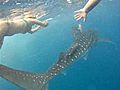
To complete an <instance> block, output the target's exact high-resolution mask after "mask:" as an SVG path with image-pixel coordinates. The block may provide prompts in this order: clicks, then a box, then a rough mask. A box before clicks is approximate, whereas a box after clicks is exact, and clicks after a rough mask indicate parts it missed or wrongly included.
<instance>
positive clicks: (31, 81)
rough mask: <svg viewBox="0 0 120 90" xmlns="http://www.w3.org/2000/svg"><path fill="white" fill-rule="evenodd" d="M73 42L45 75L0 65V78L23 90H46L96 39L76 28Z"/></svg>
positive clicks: (95, 35) (91, 34)
mask: <svg viewBox="0 0 120 90" xmlns="http://www.w3.org/2000/svg"><path fill="white" fill-rule="evenodd" d="M73 35H74V42H73V44H72V45H71V47H70V48H68V50H66V52H62V53H61V54H60V56H59V58H58V60H57V62H56V63H55V64H54V65H52V66H51V68H50V69H48V71H47V72H45V73H30V72H24V71H20V70H15V69H12V68H9V67H7V66H4V65H0V77H2V78H4V79H6V80H8V81H10V82H12V83H14V84H16V85H18V86H20V87H22V88H23V89H25V90H48V81H49V80H51V79H52V78H53V77H55V76H56V75H58V74H59V73H60V72H61V71H62V70H63V69H65V68H67V67H68V66H69V65H70V64H72V63H73V62H75V61H76V59H77V58H78V57H82V56H84V55H85V53H86V52H88V50H89V49H90V48H91V47H92V46H94V45H95V44H96V43H97V41H98V37H97V34H96V31H94V30H88V31H82V32H81V31H80V30H79V29H78V28H77V27H75V28H74V30H73Z"/></svg>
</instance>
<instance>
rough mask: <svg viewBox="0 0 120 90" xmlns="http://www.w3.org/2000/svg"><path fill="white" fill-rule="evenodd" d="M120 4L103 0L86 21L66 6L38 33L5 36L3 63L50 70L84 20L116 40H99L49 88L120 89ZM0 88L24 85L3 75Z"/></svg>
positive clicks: (9, 89)
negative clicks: (73, 31)
mask: <svg viewBox="0 0 120 90" xmlns="http://www.w3.org/2000/svg"><path fill="white" fill-rule="evenodd" d="M80 7H81V6H80ZM80 7H76V9H79V8H80ZM4 8H5V7H4ZM119 8H120V1H119V0H114V1H112V0H105V1H103V0H102V1H101V2H100V4H99V5H98V6H97V7H96V8H95V9H94V10H92V11H91V12H90V13H89V15H88V19H87V22H85V23H84V22H82V21H80V22H76V21H75V20H74V18H73V15H74V13H73V10H74V9H73V10H71V9H69V8H66V9H65V10H64V11H63V12H60V15H58V16H55V17H54V18H53V20H51V21H49V25H48V27H46V28H44V29H42V30H40V31H38V32H36V33H35V34H32V35H30V34H26V35H22V34H19V35H14V36H12V37H6V38H5V41H4V44H3V46H2V49H1V50H0V64H4V65H7V66H10V67H12V68H15V69H19V70H24V71H30V72H45V71H47V70H48V68H49V67H50V66H51V65H52V64H53V63H55V62H56V60H57V58H58V55H59V54H60V52H62V51H65V50H66V49H67V48H68V47H69V46H70V45H71V43H72V41H73V37H72V31H71V29H72V27H73V26H74V25H76V24H78V23H81V24H82V25H83V26H84V28H85V29H88V30H89V29H95V30H97V31H98V32H99V34H100V36H101V38H109V39H110V40H111V41H112V42H114V43H115V44H111V43H98V44H97V45H96V46H95V47H94V48H93V49H92V50H91V51H89V53H88V57H87V60H84V59H83V58H81V59H80V60H79V61H78V62H76V63H74V64H73V65H71V66H70V67H69V68H67V69H66V70H65V71H63V72H62V73H61V74H59V75H58V76H56V77H55V78H54V79H52V80H51V81H50V82H49V90H120V87H119V86H120V70H119V68H120V55H119V53H120V49H119V47H120V39H119V38H120V31H119V29H120V25H119V23H120V21H119V20H120V11H119ZM52 15H53V14H52ZM51 17H52V16H51ZM0 90H23V89H21V88H19V87H17V86H15V85H13V84H11V83H10V82H8V81H6V80H4V79H2V78H0Z"/></svg>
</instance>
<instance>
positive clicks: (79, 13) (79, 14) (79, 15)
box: [74, 9, 87, 22]
mask: <svg viewBox="0 0 120 90" xmlns="http://www.w3.org/2000/svg"><path fill="white" fill-rule="evenodd" d="M74 13H75V15H74V18H75V19H76V20H77V21H79V20H81V19H83V20H84V22H85V21H86V19H87V12H86V11H85V10H84V9H80V10H77V11H75V12H74Z"/></svg>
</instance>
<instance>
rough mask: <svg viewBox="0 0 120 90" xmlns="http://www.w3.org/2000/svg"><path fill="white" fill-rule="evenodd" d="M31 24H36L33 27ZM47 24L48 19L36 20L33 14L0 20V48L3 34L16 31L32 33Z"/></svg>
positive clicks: (9, 34)
mask: <svg viewBox="0 0 120 90" xmlns="http://www.w3.org/2000/svg"><path fill="white" fill-rule="evenodd" d="M33 25H37V26H36V27H35V28H32V26H33ZM47 25H48V21H47V20H44V21H40V20H37V19H36V17H34V16H27V17H24V18H23V19H16V20H7V21H3V20H1V21H0V48H1V46H2V44H3V40H4V37H5V36H12V35H15V34H18V33H22V34H25V33H31V34H32V33H34V32H36V31H38V30H40V27H46V26H47Z"/></svg>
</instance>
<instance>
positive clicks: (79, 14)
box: [74, 0, 101, 21]
mask: <svg viewBox="0 0 120 90" xmlns="http://www.w3.org/2000/svg"><path fill="white" fill-rule="evenodd" d="M100 1H101V0H89V1H88V2H87V4H86V5H85V6H84V7H83V8H82V9H80V10H77V11H75V15H74V17H75V19H76V20H77V21H78V20H80V19H82V18H83V19H84V21H86V18H87V14H88V12H89V11H91V10H92V9H93V8H94V7H95V6H96V5H97V4H98V3H99V2H100Z"/></svg>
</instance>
